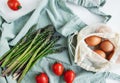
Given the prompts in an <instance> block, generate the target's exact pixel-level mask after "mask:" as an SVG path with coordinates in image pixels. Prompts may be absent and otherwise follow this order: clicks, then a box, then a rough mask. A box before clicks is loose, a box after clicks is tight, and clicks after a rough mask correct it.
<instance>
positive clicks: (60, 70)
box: [52, 62, 64, 76]
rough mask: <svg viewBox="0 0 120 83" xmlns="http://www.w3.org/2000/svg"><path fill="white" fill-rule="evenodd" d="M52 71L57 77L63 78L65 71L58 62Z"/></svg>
mask: <svg viewBox="0 0 120 83" xmlns="http://www.w3.org/2000/svg"><path fill="white" fill-rule="evenodd" d="M52 70H53V72H54V73H55V74H56V75H57V76H61V75H62V74H63V71H64V66H63V65H62V64H61V63H59V62H56V63H54V64H53V65H52Z"/></svg>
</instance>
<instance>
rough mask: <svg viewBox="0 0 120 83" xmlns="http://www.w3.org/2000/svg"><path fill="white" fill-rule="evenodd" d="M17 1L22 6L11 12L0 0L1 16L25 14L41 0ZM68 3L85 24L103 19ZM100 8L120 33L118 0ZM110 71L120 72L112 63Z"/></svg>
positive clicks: (113, 27)
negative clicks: (109, 16)
mask: <svg viewBox="0 0 120 83" xmlns="http://www.w3.org/2000/svg"><path fill="white" fill-rule="evenodd" d="M19 1H20V2H21V4H22V6H23V8H22V9H21V10H19V11H17V12H13V11H11V10H10V9H9V8H8V6H6V2H7V0H0V14H4V15H3V16H6V19H9V20H12V19H16V18H18V17H20V16H22V15H24V14H26V13H27V12H30V11H31V10H33V9H35V8H36V7H37V5H38V2H39V1H42V0H19ZM68 5H69V7H70V8H71V9H72V10H73V11H74V13H75V14H76V15H78V16H79V17H80V18H81V19H82V20H83V21H84V22H85V23H87V24H94V23H97V22H100V21H102V20H103V19H102V18H100V17H98V16H95V15H93V14H91V13H90V12H89V11H88V10H86V9H85V8H82V7H80V6H74V5H71V4H68ZM100 10H102V11H104V12H105V13H107V14H110V15H112V18H111V19H110V21H109V22H108V23H107V24H108V26H110V27H111V28H112V30H113V31H116V32H118V33H120V30H119V27H120V0H107V3H106V4H105V5H104V7H102V8H100ZM111 71H112V72H114V73H117V74H120V65H114V66H113V67H112V68H111ZM107 83H120V82H118V81H114V80H109V79H108V80H107Z"/></svg>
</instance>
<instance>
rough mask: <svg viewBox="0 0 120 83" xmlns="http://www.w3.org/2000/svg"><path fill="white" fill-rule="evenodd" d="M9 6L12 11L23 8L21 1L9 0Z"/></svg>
mask: <svg viewBox="0 0 120 83" xmlns="http://www.w3.org/2000/svg"><path fill="white" fill-rule="evenodd" d="M7 5H8V7H9V8H10V9H12V10H14V11H16V10H19V9H20V8H22V7H21V5H20V3H19V1H17V0H8V2H7Z"/></svg>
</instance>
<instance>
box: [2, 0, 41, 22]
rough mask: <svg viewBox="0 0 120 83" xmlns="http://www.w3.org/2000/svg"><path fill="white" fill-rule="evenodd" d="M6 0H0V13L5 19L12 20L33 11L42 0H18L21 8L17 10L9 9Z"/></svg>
mask: <svg viewBox="0 0 120 83" xmlns="http://www.w3.org/2000/svg"><path fill="white" fill-rule="evenodd" d="M7 1H8V0H1V1H0V15H1V16H2V17H3V18H4V19H5V20H6V21H7V22H12V21H14V20H16V19H18V18H20V17H21V16H23V15H25V14H27V13H29V12H31V11H33V10H34V9H35V8H36V7H38V4H39V3H40V2H41V1H42V0H34V1H33V0H25V1H24V0H19V2H20V3H21V6H22V8H21V9H20V10H18V11H13V10H11V9H10V8H9V7H8V5H7Z"/></svg>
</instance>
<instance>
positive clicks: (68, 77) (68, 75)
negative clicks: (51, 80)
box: [64, 70, 75, 83]
mask: <svg viewBox="0 0 120 83" xmlns="http://www.w3.org/2000/svg"><path fill="white" fill-rule="evenodd" d="M74 79H75V72H74V71H72V70H67V71H66V72H65V73H64V80H65V81H66V83H72V82H73V80H74Z"/></svg>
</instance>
